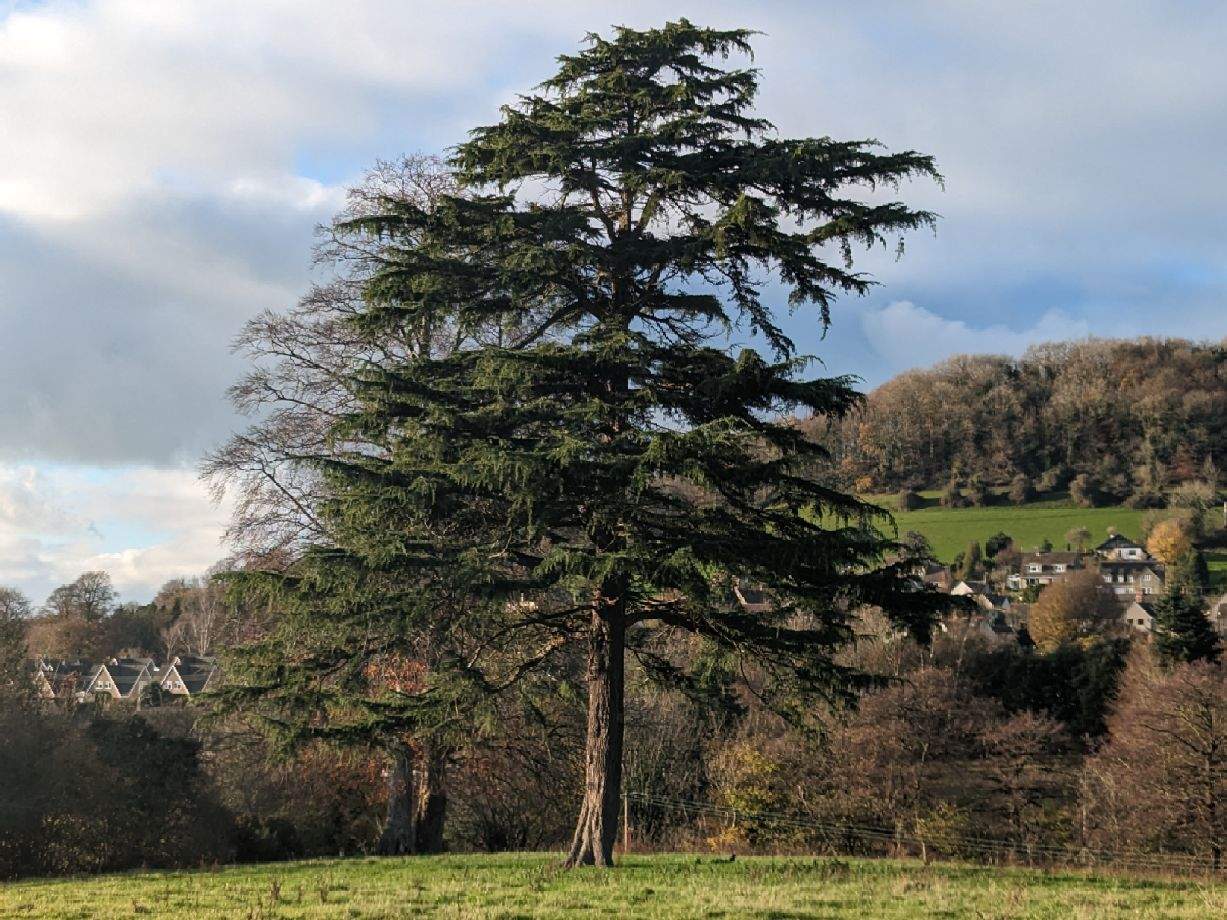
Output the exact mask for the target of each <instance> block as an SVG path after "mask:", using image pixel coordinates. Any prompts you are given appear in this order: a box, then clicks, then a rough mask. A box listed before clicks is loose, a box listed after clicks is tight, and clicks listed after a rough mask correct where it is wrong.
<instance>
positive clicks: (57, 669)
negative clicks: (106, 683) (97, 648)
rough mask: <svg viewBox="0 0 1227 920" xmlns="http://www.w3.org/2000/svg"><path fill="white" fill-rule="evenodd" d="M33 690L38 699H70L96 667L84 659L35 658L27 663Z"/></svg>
mask: <svg viewBox="0 0 1227 920" xmlns="http://www.w3.org/2000/svg"><path fill="white" fill-rule="evenodd" d="M28 668H29V671H30V674H31V678H32V679H33V681H34V688H35V691H36V692H37V693H38V696H39V698H40V699H44V700H57V699H72V698H73V697H75V696H76V694H77V692H78V691H79V689H80V688H81V687H82V686H84V685H85V683H86V682H87V681H88V679H89V677H90V675H91V674H93V673H94V671H95V670H96V669H97V668H96V666H95V665H93V664H92V663H91V662H89V661H86V660H84V659H77V660H75V661H61V660H60V659H57V658H37V659H35V660H33V661H31V662H30V663H29V665H28Z"/></svg>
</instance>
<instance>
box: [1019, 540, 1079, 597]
mask: <svg viewBox="0 0 1227 920" xmlns="http://www.w3.org/2000/svg"><path fill="white" fill-rule="evenodd" d="M1085 567H1086V566H1085V564H1084V563H1083V554H1082V553H1079V552H1074V551H1059V550H1058V551H1054V552H1048V553H1027V554H1026V555H1024V556H1022V557H1021V558H1020V559H1019V563H1018V571H1017V572H1011V573H1010V575H1009V576H1008V577H1007V578H1006V587H1008V588H1009V589H1010V590H1011V591H1022V590H1023V589H1024V588H1030V587H1034V586H1035V585H1050V584H1052V583H1053V582H1054V581H1060V580H1061V579H1062V578H1064V577H1065V576H1066V575H1067V574H1068V573H1070V572H1072V571H1074V570H1076V569H1082V568H1085Z"/></svg>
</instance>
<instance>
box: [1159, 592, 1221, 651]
mask: <svg viewBox="0 0 1227 920" xmlns="http://www.w3.org/2000/svg"><path fill="white" fill-rule="evenodd" d="M1153 629H1154V637H1155V654H1156V655H1158V656H1159V660H1160V661H1162V662H1163V663H1164V664H1169V665H1170V664H1176V663H1179V662H1192V661H1211V662H1214V661H1218V659H1219V656H1220V655H1221V653H1222V644H1221V643H1220V641H1219V637H1218V633H1216V632H1215V631H1214V627H1213V626H1212V625H1211V623H1210V620H1209V618H1208V617H1207V616H1206V608H1205V604H1204V602H1203V601H1202V599H1201V596H1200V593H1199V592H1198V591H1197V590H1196V589H1195V588H1194V587H1193V586H1191V585H1190V584H1188V583H1187V582H1185V581H1184V580H1183V579H1173V580H1172V581H1171V582H1170V583H1169V584H1168V586H1167V590H1166V591H1165V592H1164V593H1163V595H1162V596H1161V597H1160V598H1159V599H1158V600H1157V601H1155V618H1154V628H1153Z"/></svg>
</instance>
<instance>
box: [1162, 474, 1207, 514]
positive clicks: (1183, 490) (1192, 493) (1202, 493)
mask: <svg viewBox="0 0 1227 920" xmlns="http://www.w3.org/2000/svg"><path fill="white" fill-rule="evenodd" d="M1217 499H1218V489H1217V488H1216V487H1215V486H1212V485H1211V484H1210V483H1208V482H1201V481H1196V480H1194V481H1192V482H1182V483H1181V484H1180V485H1178V486H1176V488H1174V489H1172V491H1171V495H1170V497H1169V501H1168V503H1169V504H1170V505H1171V506H1172V507H1173V508H1192V509H1193V510H1194V511H1201V512H1204V511H1206V510H1207V509H1210V508H1213V507H1214V506H1215V504H1216V503H1217Z"/></svg>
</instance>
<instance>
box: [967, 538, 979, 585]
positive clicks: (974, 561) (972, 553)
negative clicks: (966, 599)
mask: <svg viewBox="0 0 1227 920" xmlns="http://www.w3.org/2000/svg"><path fill="white" fill-rule="evenodd" d="M982 561H983V557H982V556H981V553H980V544H979V543H978V542H977V541H975V540H972V541H971V542H970V543H968V544H967V550H966V552H965V553H964V554H963V569H962V575H963V577H964V578H971V577H973V576H974V575H975V574H976V573H977V572H978V571H980V568H981V564H982Z"/></svg>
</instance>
